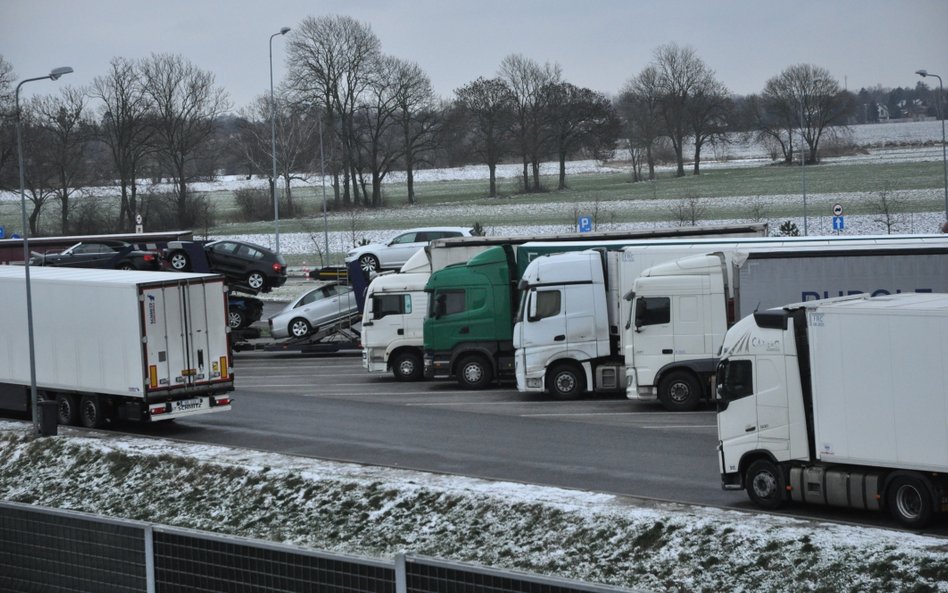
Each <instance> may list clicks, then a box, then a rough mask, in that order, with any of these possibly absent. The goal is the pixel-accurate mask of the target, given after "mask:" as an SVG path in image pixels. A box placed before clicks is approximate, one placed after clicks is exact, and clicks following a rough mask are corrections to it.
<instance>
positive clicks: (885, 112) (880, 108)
mask: <svg viewBox="0 0 948 593" xmlns="http://www.w3.org/2000/svg"><path fill="white" fill-rule="evenodd" d="M876 112H877V113H878V115H879V121H889V108H888V107H886V106H885V105H882V104H881V103H876Z"/></svg>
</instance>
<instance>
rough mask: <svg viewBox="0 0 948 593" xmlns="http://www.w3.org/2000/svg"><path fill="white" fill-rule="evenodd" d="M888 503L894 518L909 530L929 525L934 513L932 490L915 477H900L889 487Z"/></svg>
mask: <svg viewBox="0 0 948 593" xmlns="http://www.w3.org/2000/svg"><path fill="white" fill-rule="evenodd" d="M886 503H887V504H888V506H889V513H891V514H892V517H893V518H894V519H895V520H896V521H898V522H899V523H901V524H902V525H904V526H905V527H909V528H913V529H914V528H922V527H925V526H926V525H928V523H929V521H931V518H932V514H933V513H934V506H933V505H932V496H931V489H929V487H928V485H927V484H926V483H925V481H924V480H922V479H920V478H916V477H914V476H898V477H896V478H894V479H893V480H892V483H891V484H890V485H889V490H888V497H887V501H886Z"/></svg>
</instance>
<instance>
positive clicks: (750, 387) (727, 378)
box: [717, 360, 754, 402]
mask: <svg viewBox="0 0 948 593" xmlns="http://www.w3.org/2000/svg"><path fill="white" fill-rule="evenodd" d="M717 383H718V395H719V396H720V398H721V399H722V400H724V401H728V402H730V401H734V400H737V399H741V398H743V397H747V396H748V395H753V393H754V365H753V363H752V362H751V361H749V360H729V361H727V362H725V363H723V364H721V366H720V367H719V368H718V376H717Z"/></svg>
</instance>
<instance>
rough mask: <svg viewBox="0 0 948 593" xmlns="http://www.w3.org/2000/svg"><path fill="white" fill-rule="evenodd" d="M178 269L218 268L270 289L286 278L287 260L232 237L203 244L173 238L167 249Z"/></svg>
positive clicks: (244, 283) (243, 283)
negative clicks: (233, 239)
mask: <svg viewBox="0 0 948 593" xmlns="http://www.w3.org/2000/svg"><path fill="white" fill-rule="evenodd" d="M164 257H165V259H166V260H167V261H168V264H169V265H170V266H171V269H173V270H175V271H178V272H215V273H218V274H223V275H224V276H226V277H227V279H228V280H229V281H230V282H231V283H232V284H235V285H237V286H240V287H246V288H249V289H250V290H251V291H252V292H254V293H256V292H269V291H270V290H271V289H273V288H276V287H278V286H283V284H284V283H285V282H286V260H284V259H283V256H282V255H280V254H278V253H274V252H273V251H270V250H269V249H267V248H266V247H262V246H260V245H255V244H254V243H247V242H245V241H232V240H229V239H225V240H220V241H211V242H210V243H205V244H203V245H202V244H200V243H193V242H189V241H171V242H169V243H168V248H167V249H166V250H165V252H164Z"/></svg>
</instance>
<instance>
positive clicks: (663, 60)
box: [653, 43, 709, 177]
mask: <svg viewBox="0 0 948 593" xmlns="http://www.w3.org/2000/svg"><path fill="white" fill-rule="evenodd" d="M653 66H654V67H655V70H656V71H657V72H658V79H657V83H658V106H659V112H660V113H661V115H662V121H663V123H664V126H665V134H666V135H667V136H668V137H669V138H670V139H671V142H672V146H673V147H674V149H675V160H676V161H677V164H678V170H677V172H676V175H677V176H678V177H683V176H684V174H685V159H684V152H683V151H684V143H685V140H686V139H687V138H688V137H690V135H691V132H692V122H691V110H692V108H693V103H694V99H693V98H694V96H695V94H696V92H697V91H698V89H699V88H701V87H702V86H703V85H705V84H706V83H707V80H708V76H709V71H708V69H707V67H706V66H705V65H704V62H702V61H701V59H700V58H699V57H698V56H697V54H695V51H694V50H693V49H691V48H688V47H680V46H678V45H677V44H674V43H670V44H667V45H663V46H661V47H659V48H658V49H656V50H655V56H654V61H653Z"/></svg>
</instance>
